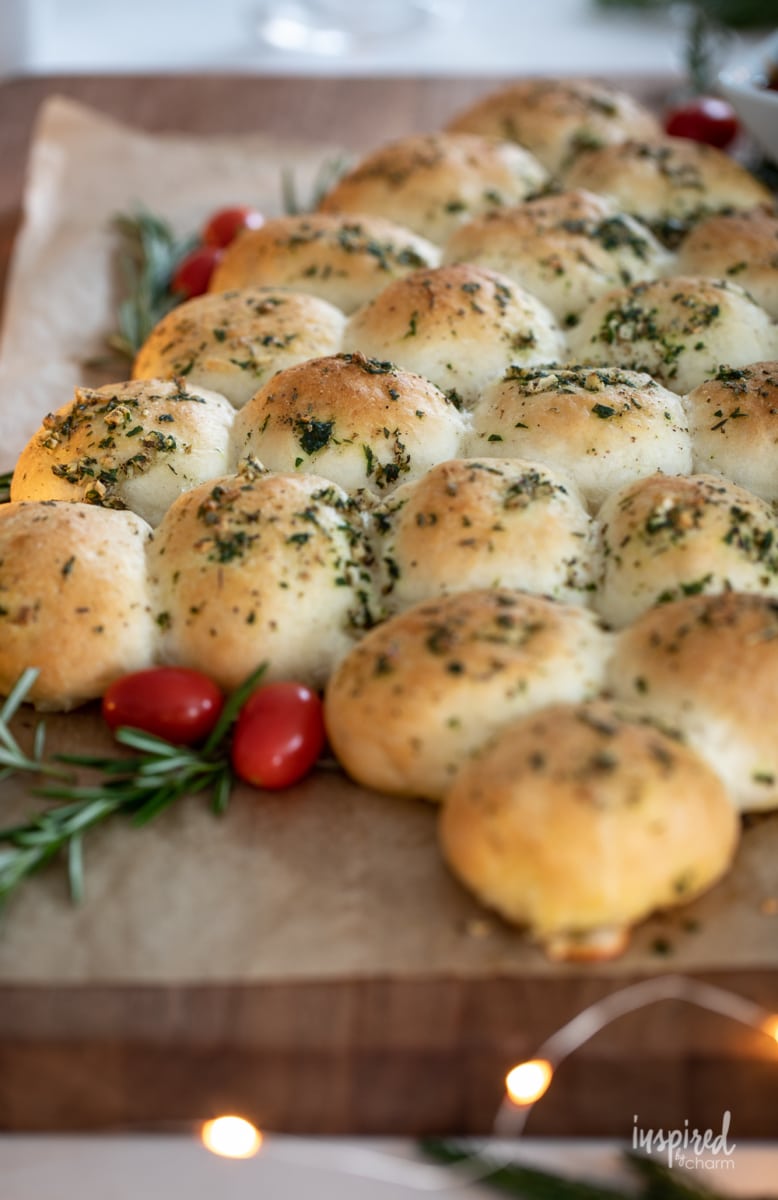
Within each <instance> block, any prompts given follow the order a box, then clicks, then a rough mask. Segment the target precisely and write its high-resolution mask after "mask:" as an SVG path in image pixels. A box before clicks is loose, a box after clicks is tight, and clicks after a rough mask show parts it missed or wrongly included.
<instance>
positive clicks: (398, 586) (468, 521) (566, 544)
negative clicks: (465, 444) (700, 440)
mask: <svg viewBox="0 0 778 1200" xmlns="http://www.w3.org/2000/svg"><path fill="white" fill-rule="evenodd" d="M371 516H372V521H373V524H374V527H375V529H376V531H377V533H376V539H375V542H376V559H377V563H378V568H379V571H380V577H381V583H382V588H381V591H382V597H383V604H384V606H385V607H386V609H387V611H389V612H396V611H398V610H400V609H405V608H409V607H410V606H411V605H413V604H416V603H419V602H420V601H421V600H426V599H427V598H429V597H431V596H435V595H441V594H446V593H449V592H462V591H471V590H473V589H476V588H516V589H518V590H521V591H525V592H532V593H535V594H539V595H545V596H551V597H553V599H555V600H562V601H565V602H567V603H569V604H585V603H586V600H587V598H588V595H589V590H590V588H591V586H592V578H593V565H592V559H593V552H592V551H593V533H592V528H591V521H590V519H589V516H588V514H587V512H586V509H585V508H584V507H583V505H582V503H581V501H580V498H579V497H578V495H577V493H576V490H575V487H574V485H573V484H572V483H571V482H570V480H569V479H567V478H566V477H565V476H564V475H560V473H559V472H557V471H554V470H551V469H550V468H549V467H545V466H543V465H542V464H540V463H536V462H529V461H527V460H526V459H516V458H513V459H511V458H480V459H454V460H452V461H450V462H443V463H440V464H438V466H436V467H433V468H432V470H430V471H428V472H427V474H426V475H425V476H423V478H421V479H419V480H418V481H417V482H415V483H407V484H403V486H401V487H399V488H397V489H396V491H394V492H393V493H392V494H391V496H389V497H387V499H386V500H385V501H384V502H383V503H382V504H380V505H378V507H377V508H375V509H374V510H373V512H372V514H371Z"/></svg>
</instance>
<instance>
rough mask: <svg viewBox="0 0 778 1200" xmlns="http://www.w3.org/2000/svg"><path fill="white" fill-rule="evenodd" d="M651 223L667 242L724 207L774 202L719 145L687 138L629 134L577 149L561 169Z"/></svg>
mask: <svg viewBox="0 0 778 1200" xmlns="http://www.w3.org/2000/svg"><path fill="white" fill-rule="evenodd" d="M564 183H565V186H566V187H568V188H587V189H588V190H589V191H590V192H597V193H598V194H599V195H601V196H607V197H608V198H609V199H610V200H613V201H614V202H615V203H616V204H617V205H618V207H619V208H620V209H622V210H623V211H624V212H628V213H632V214H633V216H636V217H639V218H640V220H641V221H645V223H646V224H647V225H650V226H651V227H652V228H653V229H654V230H655V231H656V232H657V234H658V235H659V236H660V237H662V238H663V240H666V241H667V242H668V243H669V244H674V243H675V242H677V240H678V236H679V234H681V233H682V232H683V231H685V230H686V229H687V228H688V227H689V226H690V225H691V224H693V223H694V222H695V221H699V220H700V219H701V218H702V217H705V216H707V215H708V214H709V213H712V212H720V211H721V210H722V209H733V208H736V209H738V208H755V207H757V206H759V205H762V206H767V207H768V208H771V207H772V204H773V198H772V196H771V194H770V191H769V189H768V188H766V187H765V185H764V184H763V183H760V182H759V180H758V179H756V178H755V177H754V176H753V175H752V174H751V173H750V172H749V171H747V170H746V169H745V167H743V166H741V165H740V163H739V162H736V160H735V159H734V158H731V157H730V156H729V155H728V154H725V153H724V151H723V150H717V149H716V147H715V146H707V145H704V144H703V143H702V142H693V141H691V140H690V139H689V138H674V137H656V138H651V139H649V140H642V139H641V138H639V137H638V138H637V139H635V138H630V140H629V141H621V142H619V144H618V145H608V146H602V147H600V148H599V149H592V150H588V151H586V153H584V154H581V155H579V157H578V158H576V159H575V160H574V161H573V162H572V163H571V165H570V166H569V169H567V170H566V171H565V173H564Z"/></svg>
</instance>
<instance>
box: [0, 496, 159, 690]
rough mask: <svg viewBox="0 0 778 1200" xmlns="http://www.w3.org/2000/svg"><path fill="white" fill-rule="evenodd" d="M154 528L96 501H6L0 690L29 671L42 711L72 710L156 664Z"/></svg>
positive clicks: (0, 539)
mask: <svg viewBox="0 0 778 1200" xmlns="http://www.w3.org/2000/svg"><path fill="white" fill-rule="evenodd" d="M150 535H151V530H150V528H149V526H148V525H147V524H146V522H145V521H143V520H142V519H141V518H140V517H138V516H136V515H135V513H131V512H114V511H112V510H111V509H102V508H95V507H93V506H92V505H89V504H78V503H75V504H72V503H59V502H56V501H42V502H39V503H30V504H24V503H12V504H4V505H2V506H0V695H7V694H8V692H9V691H10V689H11V688H12V687H13V685H14V683H15V682H16V680H17V679H18V678H19V676H20V675H21V673H22V671H24V670H25V669H26V668H27V667H37V668H38V670H39V672H40V674H39V675H38V678H37V680H36V681H35V684H34V685H33V687H32V690H31V691H30V692H29V694H28V699H29V700H31V701H32V702H33V703H34V704H35V705H36V707H38V708H43V709H69V708H75V707H76V706H77V705H79V704H83V703H85V701H87V700H92V699H94V698H95V697H97V696H101V695H102V694H103V692H104V691H105V689H106V688H107V687H108V685H109V684H111V683H113V681H114V680H115V679H118V678H119V677H120V676H121V675H126V674H127V673H128V672H130V671H139V670H142V669H143V668H144V667H148V666H150V665H151V663H152V661H153V657H154V640H155V633H156V630H155V626H154V621H153V619H152V616H151V602H150V598H149V592H148V587H147V583H146V558H145V553H144V550H145V546H146V543H147V541H148V538H149V537H150Z"/></svg>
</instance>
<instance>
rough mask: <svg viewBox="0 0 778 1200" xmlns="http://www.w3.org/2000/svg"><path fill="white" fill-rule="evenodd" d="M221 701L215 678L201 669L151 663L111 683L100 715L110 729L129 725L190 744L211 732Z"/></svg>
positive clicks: (177, 742) (167, 739)
mask: <svg viewBox="0 0 778 1200" xmlns="http://www.w3.org/2000/svg"><path fill="white" fill-rule="evenodd" d="M223 705H224V697H223V696H222V694H221V692H220V691H219V689H218V688H217V686H216V684H215V683H214V682H213V680H212V679H209V678H208V676H207V675H203V674H201V673H200V671H192V670H190V669H189V668H188V667H152V668H150V669H149V670H148V671H135V672H134V674H132V675H124V676H123V677H122V678H121V679H117V680H116V681H115V683H112V684H111V686H110V687H109V688H108V690H107V691H106V693H105V695H104V696H103V717H104V718H105V720H106V722H107V724H108V725H109V726H110V727H111V729H118V728H119V726H120V725H131V726H132V728H133V729H142V730H144V732H145V733H153V734H155V735H156V736H157V737H161V738H165V740H166V741H168V742H174V743H175V744H176V745H181V746H191V745H193V744H194V743H195V742H199V741H201V740H202V739H203V738H204V737H207V735H208V734H209V733H210V732H211V730H212V729H213V727H214V725H215V724H216V722H217V720H218V719H219V714H220V713H221V710H222V707H223Z"/></svg>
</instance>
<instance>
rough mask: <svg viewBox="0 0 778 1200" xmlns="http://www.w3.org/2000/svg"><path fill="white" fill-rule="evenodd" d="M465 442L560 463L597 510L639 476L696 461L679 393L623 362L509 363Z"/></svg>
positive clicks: (682, 470) (485, 396)
mask: <svg viewBox="0 0 778 1200" xmlns="http://www.w3.org/2000/svg"><path fill="white" fill-rule="evenodd" d="M465 446H466V448H467V450H468V452H469V453H470V454H484V453H486V452H489V451H490V452H491V453H495V451H497V450H499V452H500V453H501V454H512V455H517V456H519V455H520V456H522V457H525V458H529V459H534V460H535V461H537V462H542V463H547V464H548V465H549V466H551V467H555V468H558V469H559V470H561V471H564V472H565V473H566V474H567V475H569V476H570V478H571V479H572V480H573V481H574V482H575V484H576V485H577V487H578V489H579V490H580V492H581V495H582V496H583V497H584V499H585V500H586V502H587V504H588V505H589V507H590V508H591V509H593V510H596V509H597V508H599V506H600V504H602V502H603V500H604V499H605V498H606V496H608V495H609V494H610V493H611V492H613V491H615V490H616V489H617V488H619V487H622V486H623V485H624V484H626V483H629V482H631V481H632V480H634V479H639V478H640V477H641V476H644V475H650V474H651V473H652V472H653V471H656V470H659V469H661V470H662V471H664V472H665V473H666V474H670V475H675V474H678V475H683V474H688V472H689V471H691V467H692V454H691V440H690V438H689V431H688V428H687V420H686V416H685V413H684V410H683V407H682V404H681V400H680V398H679V397H678V396H676V395H674V394H673V392H669V391H668V390H667V389H666V388H663V387H662V386H661V385H660V384H658V383H657V382H656V381H655V380H653V379H651V377H650V376H649V375H644V374H640V373H639V372H637V371H622V370H620V369H619V368H618V367H598V368H594V367H510V368H509V369H508V371H507V372H506V373H505V375H504V376H503V378H502V379H500V380H498V381H497V382H495V383H492V384H490V385H489V387H487V388H485V389H484V391H483V393H482V395H481V398H480V399H479V401H478V403H477V404H476V407H475V411H474V412H473V430H472V433H471V434H470V436H469V437H468V438H467V439H466V441H465Z"/></svg>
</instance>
